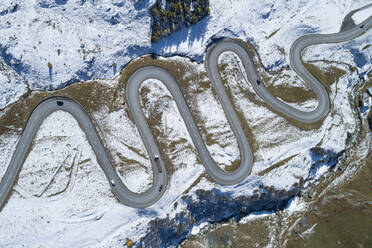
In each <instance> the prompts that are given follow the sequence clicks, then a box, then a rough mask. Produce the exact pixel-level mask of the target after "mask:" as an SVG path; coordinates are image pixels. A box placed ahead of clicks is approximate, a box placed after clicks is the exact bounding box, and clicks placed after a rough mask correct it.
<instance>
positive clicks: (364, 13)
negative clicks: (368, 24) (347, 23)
mask: <svg viewBox="0 0 372 248" xmlns="http://www.w3.org/2000/svg"><path fill="white" fill-rule="evenodd" d="M370 16H372V5H371V6H370V7H369V8H366V9H363V10H360V11H358V12H356V13H355V14H353V15H352V17H351V18H353V20H354V22H355V24H359V23H361V22H363V21H364V20H366V19H367V18H368V17H370Z"/></svg>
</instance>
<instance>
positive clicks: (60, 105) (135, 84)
mask: <svg viewBox="0 0 372 248" xmlns="http://www.w3.org/2000/svg"><path fill="white" fill-rule="evenodd" d="M350 25H351V26H350ZM371 26H372V16H371V17H369V18H368V19H367V20H365V21H364V22H362V23H361V24H359V25H354V24H353V23H351V24H348V28H347V29H346V30H342V31H340V32H339V33H335V34H311V35H305V36H302V37H300V38H299V39H297V40H296V41H295V42H294V43H293V45H292V47H291V49H290V54H289V58H290V64H291V66H292V68H293V69H294V70H295V71H296V73H297V74H298V75H299V76H300V77H301V78H302V79H303V80H304V81H305V82H306V83H307V84H308V85H309V86H310V87H311V88H312V90H313V91H314V92H315V94H316V96H317V98H318V105H317V107H316V108H315V109H314V110H312V111H301V110H299V109H297V108H295V107H292V106H290V105H288V104H287V103H285V102H283V101H281V100H279V99H278V98H276V97H274V96H273V95H272V94H271V93H270V92H269V91H268V90H267V89H266V87H265V85H264V84H263V83H261V79H260V78H259V77H258V75H257V71H256V68H255V66H254V64H253V62H252V58H251V57H250V55H249V53H248V52H247V50H246V49H245V46H244V45H243V44H242V43H241V42H239V41H236V40H231V39H225V40H222V41H220V42H218V43H216V44H214V45H213V46H211V47H210V48H209V49H208V50H207V53H206V57H205V65H206V69H207V72H208V74H209V76H210V78H211V81H212V84H213V87H214V89H215V90H216V92H217V95H218V98H219V100H220V102H221V105H222V107H223V109H224V111H225V114H226V116H227V119H228V121H229V124H230V125H231V128H232V130H233V132H234V135H235V137H236V138H237V140H238V145H239V150H240V156H241V163H240V166H239V167H238V168H237V169H236V170H235V171H233V172H225V171H223V170H222V169H220V168H219V167H218V166H217V165H216V163H215V162H214V161H213V159H212V157H211V155H210V153H209V151H208V149H207V147H206V145H205V143H204V141H203V139H202V138H201V136H200V133H199V131H198V128H197V126H196V124H195V122H194V120H193V118H192V116H191V113H190V110H189V108H188V106H187V104H186V102H185V99H184V97H183V95H182V93H181V90H180V88H179V86H178V84H177V81H176V79H175V78H174V77H173V76H172V75H171V74H170V73H169V72H168V71H166V70H165V69H162V68H160V67H155V66H146V67H143V68H140V69H138V70H137V71H136V72H134V73H133V74H132V75H131V77H130V78H129V80H128V82H127V85H126V97H127V102H128V105H129V109H130V112H131V114H132V116H133V118H134V120H135V122H136V124H137V128H138V130H139V133H140V134H141V137H142V140H143V141H144V144H145V147H146V150H147V152H148V154H149V157H150V159H151V164H152V171H153V184H152V187H151V188H150V189H149V190H147V191H146V192H143V193H134V192H132V191H130V190H129V189H128V188H127V187H126V186H125V185H124V184H123V182H122V181H121V179H120V177H119V175H118V174H117V172H116V170H115V167H114V166H113V164H112V163H111V161H110V159H109V157H108V155H107V154H108V153H107V152H106V150H105V147H104V146H103V145H102V142H101V140H100V137H99V135H98V133H97V130H96V127H95V126H94V125H93V122H92V121H91V119H90V117H89V115H88V114H87V112H86V111H85V110H84V109H83V108H82V106H81V105H80V104H79V103H77V102H75V101H74V100H72V99H69V98H66V97H52V98H48V99H46V100H44V101H42V102H41V103H40V104H39V105H38V106H37V107H36V108H35V109H34V110H33V112H32V113H31V115H30V117H29V119H28V122H27V124H26V126H25V128H24V130H23V131H22V134H21V136H20V139H19V141H18V144H17V147H16V150H15V152H14V154H13V157H12V159H11V161H10V164H9V166H8V168H7V170H6V172H5V174H4V176H3V178H2V180H1V183H0V209H1V208H2V207H3V206H4V204H5V202H6V199H7V197H8V196H9V193H10V191H11V189H12V186H13V184H14V181H15V179H16V177H17V175H18V173H19V171H20V169H21V167H22V164H23V162H24V160H25V159H26V155H27V151H28V150H29V148H30V144H31V142H32V140H33V138H34V136H35V134H36V132H37V130H38V129H39V127H40V125H41V123H42V122H43V120H44V119H45V118H46V117H47V116H48V115H49V114H51V113H52V112H54V111H57V110H63V111H66V112H68V113H70V114H71V115H72V116H74V118H76V120H77V121H78V123H79V125H80V127H81V128H82V129H83V131H84V132H85V133H86V136H87V138H88V141H89V144H90V145H91V146H92V148H93V150H94V152H95V154H96V156H97V161H98V163H99V164H100V166H101V168H102V170H103V171H104V173H105V175H106V178H107V179H108V181H109V183H110V185H111V188H112V191H113V192H114V194H115V196H116V197H117V198H118V199H119V201H120V202H122V203H123V204H125V205H128V206H130V207H137V208H144V207H148V206H150V205H152V204H154V203H155V202H157V201H158V200H159V199H160V197H161V196H162V195H163V193H164V191H165V190H166V188H167V184H168V177H167V172H166V169H165V165H164V162H163V160H162V158H161V154H160V152H159V149H158V147H157V145H156V143H155V140H154V137H153V135H152V133H151V131H150V129H149V127H148V124H147V122H146V119H145V117H144V114H143V111H142V109H141V106H140V101H139V93H138V90H139V87H140V85H141V84H142V83H143V81H145V80H146V79H158V80H160V81H161V82H162V83H163V84H164V85H165V86H166V87H167V88H168V90H169V92H170V93H171V94H172V96H173V99H174V100H175V101H176V104H177V107H178V109H179V112H180V114H181V116H182V118H183V119H184V121H185V124H186V126H187V129H188V131H189V133H190V135H191V138H192V140H193V143H194V145H195V148H196V149H197V151H198V152H199V156H200V159H201V160H202V162H203V164H204V166H205V169H206V171H207V173H208V175H209V176H210V177H211V178H212V179H213V180H215V181H216V182H217V183H220V184H223V185H232V184H236V183H239V182H241V181H242V180H244V179H245V178H246V177H247V176H248V175H249V174H250V172H251V169H252V165H253V155H252V151H251V147H250V145H249V142H248V140H247V137H246V136H245V134H244V131H243V129H242V126H241V124H240V121H239V118H238V116H237V114H236V112H235V109H234V108H233V106H232V104H231V102H230V100H229V98H228V96H227V94H226V90H225V88H224V86H223V84H222V81H221V78H220V74H219V72H218V67H217V63H218V58H219V56H220V55H221V53H223V52H226V51H232V52H234V53H235V54H237V55H238V56H239V57H240V59H241V61H242V63H243V66H244V68H245V70H246V73H247V76H248V80H249V82H250V83H251V84H252V86H253V88H254V90H255V91H256V93H257V94H258V95H259V96H260V97H261V98H262V99H263V100H264V101H265V102H266V103H268V104H269V105H270V106H271V107H272V108H274V109H275V110H277V111H279V112H281V113H283V114H285V115H287V116H289V117H291V118H293V119H296V120H298V121H302V122H307V123H310V122H316V121H318V120H321V119H322V118H323V117H325V116H326V115H327V113H328V111H329V104H330V103H329V97H328V92H327V90H326V89H325V87H324V86H323V85H322V84H321V83H320V82H319V81H318V80H317V79H316V78H315V77H313V76H312V75H311V74H310V73H309V72H308V71H307V70H306V68H305V67H304V65H303V64H302V62H301V52H302V50H303V49H304V48H305V47H308V46H312V45H316V44H323V43H336V42H344V41H348V40H351V39H353V38H355V37H357V36H359V35H361V34H363V33H364V32H365V31H367V30H368V29H369V28H370V27H371Z"/></svg>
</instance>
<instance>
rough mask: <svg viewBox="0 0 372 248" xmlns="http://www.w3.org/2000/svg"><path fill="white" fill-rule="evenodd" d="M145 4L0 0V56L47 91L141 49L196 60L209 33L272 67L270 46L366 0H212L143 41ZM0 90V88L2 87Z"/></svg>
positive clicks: (334, 21) (99, 74)
mask: <svg viewBox="0 0 372 248" xmlns="http://www.w3.org/2000/svg"><path fill="white" fill-rule="evenodd" d="M153 2H154V0H152V1H135V0H130V1H121V0H116V1H109V0H102V1H77V0H75V1H54V0H44V1H41V2H40V1H36V0H16V1H14V0H4V1H2V3H1V5H0V13H1V14H0V61H1V60H3V61H5V63H6V64H7V65H9V66H10V67H11V68H12V69H13V70H14V71H16V72H17V73H18V74H19V75H20V77H22V78H23V79H25V80H26V81H27V82H28V84H29V85H30V88H31V89H42V90H49V89H57V88H61V87H64V86H66V85H68V84H71V83H73V82H76V81H80V80H84V81H86V80H89V79H104V78H112V77H114V76H115V75H117V74H118V73H119V72H120V70H121V68H123V67H124V66H125V65H126V64H127V63H129V62H130V61H131V60H132V59H134V58H136V57H138V56H140V55H143V54H145V53H149V52H154V53H157V54H160V55H173V54H180V55H185V56H188V57H190V58H193V59H196V60H199V61H200V60H202V58H203V56H204V52H205V49H206V47H207V45H208V44H209V42H210V40H211V38H213V37H231V38H240V39H242V40H249V41H251V42H253V43H254V44H255V46H256V48H257V50H258V52H259V54H260V56H261V59H262V62H263V64H264V66H265V67H268V68H272V69H275V68H276V67H278V66H285V65H286V62H285V61H284V60H285V59H286V58H284V57H283V55H282V54H281V53H280V51H279V49H278V48H283V49H284V51H285V53H287V54H288V51H289V48H290V45H291V44H292V42H293V41H294V40H295V39H296V38H297V37H298V36H301V35H303V34H306V33H313V32H320V33H329V32H337V31H338V29H339V28H340V26H341V23H342V20H343V17H344V16H345V15H346V14H347V13H348V12H349V11H351V10H353V9H356V8H358V7H361V6H364V5H366V4H367V3H368V2H369V1H368V0H356V1H355V0H341V1H330V0H329V1H321V2H319V1H298V0H289V1H284V0H281V1H253V2H249V3H248V2H247V1H245V0H237V1H234V3H233V4H231V3H230V2H226V1H225V0H218V1H213V4H211V14H210V17H208V18H205V19H204V20H202V21H201V22H199V23H198V24H197V25H195V26H191V27H190V28H187V29H184V30H181V31H179V32H176V33H175V34H173V35H171V36H169V37H168V38H165V39H162V40H160V41H159V42H157V43H154V44H151V42H150V33H151V27H150V26H151V17H150V14H149V11H148V10H149V8H150V6H151V5H152V4H153ZM369 9H370V8H369ZM242 10H244V11H242ZM367 10H368V9H367ZM367 10H366V11H367ZM356 15H358V14H355V16H356ZM363 17H364V15H363ZM275 31H277V32H276V33H275V35H273V36H272V37H270V38H268V37H269V36H270V34H273V33H274V32H275ZM279 61H281V62H280V63H279V64H278V62H279ZM287 61H288V60H287ZM48 63H51V65H52V67H51V68H49V67H48ZM2 87H3V86H2V85H0V92H3V91H5V90H2ZM5 89H7V92H8V91H13V93H8V94H9V95H10V96H11V99H12V100H7V99H6V98H5V99H6V100H5V104H6V105H8V104H10V103H11V102H13V101H14V100H16V99H18V98H19V97H20V95H22V94H21V93H20V92H22V91H23V89H22V88H19V87H14V88H13V87H12V88H5ZM2 97H3V96H2ZM3 105H4V103H3ZM0 108H1V106H0Z"/></svg>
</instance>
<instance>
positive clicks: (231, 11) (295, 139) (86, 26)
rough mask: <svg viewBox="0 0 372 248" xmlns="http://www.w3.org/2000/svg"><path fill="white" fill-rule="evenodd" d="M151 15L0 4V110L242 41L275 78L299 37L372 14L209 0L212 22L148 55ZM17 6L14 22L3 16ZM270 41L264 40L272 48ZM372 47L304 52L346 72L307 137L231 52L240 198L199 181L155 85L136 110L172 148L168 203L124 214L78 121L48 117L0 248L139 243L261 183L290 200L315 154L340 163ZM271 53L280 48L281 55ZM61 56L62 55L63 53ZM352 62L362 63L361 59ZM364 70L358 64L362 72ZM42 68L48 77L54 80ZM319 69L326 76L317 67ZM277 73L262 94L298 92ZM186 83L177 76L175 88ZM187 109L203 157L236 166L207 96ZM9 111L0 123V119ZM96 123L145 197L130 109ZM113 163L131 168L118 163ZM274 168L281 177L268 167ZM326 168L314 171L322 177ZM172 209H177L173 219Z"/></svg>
mask: <svg viewBox="0 0 372 248" xmlns="http://www.w3.org/2000/svg"><path fill="white" fill-rule="evenodd" d="M152 2H153V1H140V2H138V1H119V0H115V1H108V0H102V1H52V0H43V1H34V0H32V1H26V0H24V1H22V0H17V1H14V0H13V1H10V0H4V1H2V3H1V4H0V13H2V10H4V9H8V10H9V11H8V12H7V14H5V15H1V14H0V66H1V65H2V64H3V67H2V68H5V69H1V70H0V109H4V108H6V107H7V106H9V105H10V104H12V103H14V102H15V101H17V99H19V98H20V97H21V96H22V95H23V94H25V93H26V92H27V91H28V88H30V89H32V90H35V89H41V90H49V89H56V88H61V87H64V86H66V85H67V84H70V83H72V82H75V81H78V80H88V79H93V78H100V79H105V78H106V80H101V81H100V82H101V83H103V84H105V85H107V86H109V87H116V84H117V75H118V73H119V72H120V68H122V67H123V66H124V65H126V64H127V63H128V62H129V61H130V60H132V59H134V58H136V57H138V56H140V55H142V54H144V53H148V52H151V51H156V53H158V54H161V55H174V54H181V55H186V56H188V57H190V58H193V59H195V60H196V61H201V60H202V59H203V56H204V52H205V49H206V47H207V44H208V43H209V42H210V41H211V38H212V37H216V38H217V37H222V36H224V37H232V38H240V39H243V40H249V41H251V42H252V43H253V44H254V46H255V48H256V49H257V52H258V54H259V55H260V58H261V60H262V63H263V65H264V66H265V67H266V68H269V69H270V70H277V69H278V68H280V67H284V66H286V65H287V63H288V62H287V61H288V58H287V56H288V52H289V47H290V45H291V44H292V42H293V41H294V40H295V39H296V38H297V37H298V36H300V35H303V34H306V33H312V32H320V33H330V32H337V31H338V30H339V28H340V26H341V23H342V20H343V17H344V15H346V14H347V13H348V12H349V11H350V10H352V9H355V8H358V7H361V6H363V5H366V4H367V3H368V1H362V0H356V1H353V0H341V1H321V2H319V1H297V0H288V1H284V0H283V1H282V0H281V1H255V2H250V3H249V4H247V1H244V0H237V1H234V3H233V4H231V3H230V2H227V1H223V0H218V1H217V0H216V1H211V16H210V17H208V18H206V19H204V20H203V21H202V22H200V23H199V24H197V25H196V26H192V27H190V28H188V29H185V30H181V31H179V32H177V33H175V34H173V35H171V36H170V37H168V38H165V39H162V40H160V41H159V42H158V43H155V44H153V45H151V44H150V41H149V40H150V23H151V20H150V17H149V14H148V12H147V10H148V8H149V6H151V4H152ZM16 3H18V4H19V7H18V9H17V10H16V11H15V12H11V11H10V10H11V9H13V7H14V5H15V4H16ZM59 3H61V4H59ZM12 6H13V7H12ZM242 10H244V11H242ZM368 13H369V12H368ZM365 15H366V14H361V17H356V16H357V14H355V15H354V16H353V18H361V19H363V18H365ZM91 19H93V21H91ZM7 22H10V23H11V24H7ZM275 31H277V32H276V33H275V34H273V32H275ZM20 34H22V35H20ZM270 34H273V35H272V36H271V37H270V38H269V36H270ZM370 36H371V31H368V33H367V34H365V35H363V36H361V37H359V38H357V39H355V40H353V41H350V42H346V43H343V44H332V45H320V46H314V47H310V48H308V49H306V51H305V53H304V60H310V61H318V60H327V61H335V62H337V64H336V63H332V65H336V66H337V67H338V68H340V69H343V70H345V71H347V72H348V73H347V74H346V75H344V76H343V77H342V78H341V79H340V80H339V81H338V82H335V83H333V84H332V85H331V86H330V88H331V92H330V98H331V100H332V110H331V112H332V115H329V116H327V117H326V118H325V120H324V121H323V123H322V125H321V126H320V127H319V128H318V129H313V130H304V129H301V128H300V127H297V126H294V125H292V124H290V123H288V121H287V120H286V119H285V118H283V117H281V116H278V115H277V114H276V113H274V112H272V111H271V110H270V109H269V108H267V106H266V105H265V103H264V102H263V101H262V100H261V99H260V98H259V97H258V96H257V95H256V94H255V93H254V92H253V90H252V87H251V86H250V84H249V83H247V82H246V80H245V79H244V75H242V74H241V73H239V70H237V69H238V68H239V64H240V62H239V60H237V59H236V58H235V57H234V56H232V54H231V53H226V54H224V55H223V56H222V57H221V59H220V61H222V62H225V63H227V71H229V73H228V75H225V74H224V75H222V76H223V77H225V78H226V79H227V81H228V87H229V89H230V90H231V93H232V96H233V102H234V106H235V107H236V110H237V112H240V113H241V114H242V118H243V123H244V124H245V125H247V126H248V127H249V130H250V131H249V133H248V134H247V136H249V137H250V138H252V140H253V143H252V148H253V151H254V156H255V163H254V166H253V171H252V175H250V176H249V177H248V178H247V179H246V180H244V182H242V183H241V184H239V185H235V186H222V185H218V184H215V183H213V182H210V181H209V180H208V179H206V178H205V177H204V176H203V174H204V172H205V170H204V167H203V166H202V164H201V163H200V161H199V159H198V156H197V152H196V151H195V148H194V147H193V144H192V140H191V138H190V136H189V134H188V132H187V128H186V126H185V124H184V122H183V120H182V118H181V116H180V114H179V112H178V109H177V107H176V104H175V102H174V101H173V99H172V97H171V95H170V94H169V92H168V91H167V90H166V88H165V87H164V86H163V85H162V84H161V83H160V82H158V81H156V80H148V81H146V82H144V83H143V85H142V88H141V89H143V88H144V87H147V88H149V89H150V91H149V92H148V93H147V96H146V97H147V98H148V101H142V105H143V109H144V113H145V116H146V117H151V116H152V115H154V114H155V112H156V111H157V112H160V116H161V119H160V120H161V121H160V123H159V124H157V125H156V126H155V127H154V128H156V129H157V130H158V131H159V133H160V135H159V137H157V141H158V142H162V143H164V144H168V145H165V148H164V149H165V151H164V153H165V154H166V155H167V156H168V157H169V158H170V160H171V163H172V164H171V165H170V166H171V167H172V168H173V169H174V171H173V172H172V173H171V174H170V175H169V185H168V188H167V190H166V192H165V194H164V196H163V197H162V198H161V199H160V201H159V202H158V203H156V204H155V205H154V206H152V207H150V208H147V209H132V208H129V207H126V206H124V205H122V204H120V203H119V202H118V201H117V200H116V199H115V197H114V196H113V194H112V193H111V191H110V187H109V183H108V182H107V180H106V178H105V176H104V174H103V172H102V170H101V169H100V167H99V165H98V163H97V161H96V158H95V155H94V153H93V151H92V149H91V147H90V146H89V143H88V142H87V140H86V137H85V134H84V132H83V131H82V130H81V129H80V127H79V126H78V123H77V122H76V120H74V119H73V118H72V117H71V116H70V115H69V114H67V113H65V112H55V113H53V114H51V115H50V116H49V117H48V118H47V119H46V120H45V121H44V122H43V124H42V126H41V128H40V130H39V131H38V132H37V135H36V138H35V141H34V146H33V148H32V150H31V152H30V154H29V155H28V157H27V159H26V161H25V163H24V165H23V169H22V170H21V173H20V176H19V180H18V182H17V184H16V185H15V187H14V190H13V191H14V192H13V194H12V196H11V197H10V199H9V202H8V203H7V204H6V206H5V207H4V209H3V210H2V212H1V214H0V230H7V231H6V232H1V235H0V246H8V247H17V246H19V247H20V246H22V245H23V246H28V247H39V246H40V245H44V246H46V247H50V246H53V247H66V246H71V247H75V246H80V247H86V246H89V247H122V246H123V243H124V241H123V240H125V239H126V238H130V239H133V240H134V241H138V240H139V239H140V238H141V237H142V236H143V235H144V234H145V232H146V227H147V224H148V223H149V222H150V221H151V220H152V219H154V218H155V217H165V216H167V215H168V216H170V217H172V216H175V214H177V213H179V212H180V211H183V210H185V206H184V204H183V201H182V199H181V198H182V196H184V195H185V194H188V195H191V196H194V194H195V191H196V190H198V189H203V190H211V189H219V190H220V191H221V192H230V193H232V195H233V196H240V195H246V196H249V195H252V194H253V191H254V190H255V189H257V187H258V186H259V185H261V184H263V185H268V186H271V185H272V186H274V187H275V188H276V189H289V188H290V187H291V185H293V183H296V182H298V180H299V178H301V177H302V178H306V177H307V176H308V173H309V169H310V167H311V165H312V160H311V157H310V155H309V149H310V148H311V147H314V146H317V145H320V146H321V147H323V148H326V149H332V150H333V151H334V152H339V151H341V150H343V149H345V140H346V137H347V133H348V132H349V133H354V132H355V131H356V121H355V119H354V117H353V113H352V108H351V106H350V104H349V102H348V101H347V100H346V99H347V98H348V96H349V94H350V86H351V85H354V84H356V83H357V82H358V79H359V74H358V73H363V72H366V71H369V70H370V69H371V66H370V64H371V63H369V62H368V61H371V56H372V52H371V48H367V49H364V50H363V49H362V48H363V47H365V46H366V45H367V44H369V43H370V38H369V37H370ZM279 48H283V50H284V54H282V53H281V52H280V49H279ZM58 49H61V50H60V51H59V52H58ZM58 53H59V55H58ZM360 54H363V56H364V57H365V59H364V60H363V59H362V60H361V59H356V57H358V56H361V55H360ZM358 58H359V57H358ZM1 59H2V60H3V61H1ZM159 59H162V60H169V61H172V60H174V61H178V62H179V61H181V62H182V63H185V64H187V65H189V68H191V69H190V70H192V73H205V69H204V65H203V64H198V63H196V62H190V60H188V59H186V58H182V57H178V56H173V57H170V58H159ZM362 61H367V62H366V63H364V64H363V63H360V62H362ZM48 62H50V63H51V64H52V71H51V72H49V68H48ZM316 64H317V65H318V66H319V67H324V66H325V64H324V62H321V61H319V62H316ZM348 65H352V66H355V67H356V68H357V71H355V72H349V66H348ZM115 68H116V69H115ZM240 71H243V74H244V70H242V69H241V68H240ZM188 73H191V72H188ZM283 74H284V76H283V78H280V79H278V80H275V81H272V82H269V83H271V84H273V85H274V86H278V85H284V86H286V87H293V86H297V87H301V88H303V89H307V86H306V85H304V84H303V82H302V81H301V80H299V78H298V76H297V75H296V74H295V73H294V72H293V71H284V72H283ZM187 77H188V74H187V73H186V74H185V75H184V78H187ZM112 78H114V79H112ZM87 83H88V84H89V83H91V81H90V82H87ZM198 83H199V82H191V83H190V85H191V86H190V87H191V88H192V87H195V88H196V87H197V86H198ZM191 92H192V90H191ZM249 94H250V95H249ZM252 94H253V95H252ZM247 95H249V96H250V97H247ZM195 99H196V100H195V102H193V103H191V104H195V107H196V108H197V110H198V111H199V114H200V118H201V119H202V120H203V123H202V124H201V125H200V126H201V128H202V129H204V130H206V131H203V132H202V134H203V138H205V137H206V134H212V135H213V138H214V139H215V143H214V144H211V145H208V149H209V151H210V152H211V154H212V157H213V158H214V160H215V161H216V162H217V163H218V164H219V166H221V167H222V168H225V167H226V166H227V165H230V164H231V163H233V162H234V161H237V160H239V158H240V154H239V150H238V146H237V141H236V139H235V137H234V135H233V132H232V131H231V128H230V127H229V124H228V121H227V120H226V116H225V115H224V113H223V110H222V108H221V105H220V104H219V102H218V100H217V99H215V97H214V95H213V92H212V90H211V89H206V90H204V91H202V92H201V93H198V94H197V95H196V96H195ZM316 104H317V103H316V101H315V100H309V101H305V102H302V103H295V104H294V105H296V106H299V107H300V108H306V109H307V108H313V107H314V106H315V105H316ZM157 106H160V107H157ZM5 111H6V110H3V111H2V112H0V118H1V116H2V114H3V113H5ZM93 117H94V119H95V120H96V121H97V123H98V125H99V126H100V127H101V129H102V130H104V131H103V134H102V135H103V136H104V137H103V138H104V140H105V145H107V148H108V150H109V152H110V155H111V157H112V158H113V162H114V164H115V165H118V166H117V167H116V169H117V171H118V173H119V175H120V177H121V179H122V181H123V182H124V183H125V185H127V186H128V187H129V189H131V190H133V191H135V192H143V191H145V190H146V189H148V188H149V187H150V186H151V182H152V173H151V165H150V162H149V160H148V156H147V152H146V150H145V147H144V145H143V142H142V140H141V138H140V135H139V133H138V130H137V128H136V126H135V125H134V123H133V122H132V121H131V119H130V117H129V116H128V114H127V109H126V107H125V106H124V107H123V108H122V109H119V110H115V111H112V112H110V111H109V110H108V109H107V108H105V107H102V109H100V110H99V111H97V112H95V113H93ZM10 128H12V127H10ZM123 130H125V132H123ZM268 130H269V131H268ZM19 132H20V130H11V131H10V132H9V133H6V134H4V135H1V136H0V178H1V177H2V176H3V174H4V173H5V170H6V167H7V165H8V164H9V161H10V158H11V156H12V154H13V152H14V149H15V145H16V142H17V139H18V134H19ZM57 141H58V142H57ZM172 142H174V143H177V142H179V144H178V145H176V146H175V148H174V149H173V148H170V146H169V144H170V143H172ZM121 158H126V159H129V160H131V161H134V162H133V163H130V164H129V163H122V162H121V161H122V159H121ZM281 162H283V165H281V166H279V167H276V165H277V164H278V163H281ZM139 165H140V166H139ZM326 169H327V167H324V168H323V167H322V168H321V169H320V170H319V171H318V172H317V175H318V174H319V175H320V174H322V173H324V171H325V170H326ZM323 170H324V171H323ZM197 180H199V181H197ZM196 182H197V183H196ZM195 183H196V185H194V184H195ZM191 186H192V187H191ZM185 192H188V193H185ZM175 202H177V203H178V206H177V207H176V208H174V203H175ZM303 207H304V205H303V204H302V203H301V202H300V201H299V200H298V199H297V198H295V199H294V200H292V201H291V203H290V204H289V205H288V208H287V209H286V211H288V212H289V213H294V212H296V211H300V210H301V209H302V208H303ZM266 214H270V213H261V212H258V213H253V214H251V215H249V216H248V217H246V218H244V219H243V220H242V221H243V222H244V221H249V220H250V219H252V218H255V217H257V218H258V217H259V216H264V215H266ZM205 225H207V223H202V224H201V225H199V226H194V227H193V228H192V231H191V234H196V233H198V232H199V231H200V230H201V229H202V228H203V227H205ZM30 233H32V235H30Z"/></svg>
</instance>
